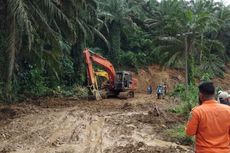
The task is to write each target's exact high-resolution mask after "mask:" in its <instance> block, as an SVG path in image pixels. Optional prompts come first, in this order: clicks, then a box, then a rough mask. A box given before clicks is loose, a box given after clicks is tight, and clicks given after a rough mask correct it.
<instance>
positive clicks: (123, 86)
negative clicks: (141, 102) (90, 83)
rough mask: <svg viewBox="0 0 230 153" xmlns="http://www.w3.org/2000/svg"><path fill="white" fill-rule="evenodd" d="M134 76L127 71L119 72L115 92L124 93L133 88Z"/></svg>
mask: <svg viewBox="0 0 230 153" xmlns="http://www.w3.org/2000/svg"><path fill="white" fill-rule="evenodd" d="M132 83H133V82H132V74H131V73H130V72H127V71H119V72H117V73H116V78H115V90H116V91H124V90H127V89H130V88H131V87H132Z"/></svg>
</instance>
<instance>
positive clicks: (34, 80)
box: [15, 66, 51, 97]
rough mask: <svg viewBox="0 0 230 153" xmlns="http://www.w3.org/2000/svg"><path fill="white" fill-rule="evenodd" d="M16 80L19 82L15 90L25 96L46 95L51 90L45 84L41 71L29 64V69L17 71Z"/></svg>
mask: <svg viewBox="0 0 230 153" xmlns="http://www.w3.org/2000/svg"><path fill="white" fill-rule="evenodd" d="M16 82H19V83H18V85H15V86H17V89H16V92H19V93H20V94H25V95H26V96H29V97H32V96H35V97H40V96H46V95H47V94H49V93H50V92H51V90H50V89H49V88H48V87H47V86H46V83H45V77H44V76H43V74H42V71H41V70H40V69H39V68H38V67H36V66H29V70H27V71H25V70H23V72H19V74H18V77H17V80H16Z"/></svg>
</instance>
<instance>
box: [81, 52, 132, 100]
mask: <svg viewBox="0 0 230 153" xmlns="http://www.w3.org/2000/svg"><path fill="white" fill-rule="evenodd" d="M83 55H84V59H85V63H86V68H87V80H88V87H89V89H90V90H89V91H90V92H91V94H92V95H93V97H95V98H96V100H100V99H102V98H107V97H111V96H116V97H119V98H123V99H127V98H129V97H134V91H135V90H136V89H137V79H135V78H133V77H132V73H131V72H128V71H117V72H116V71H115V69H114V66H113V64H112V63H111V62H110V61H109V60H107V59H106V58H104V57H102V56H101V55H99V54H96V53H94V52H93V51H91V50H89V49H88V48H86V49H84V51H83ZM94 64H96V65H98V66H101V67H102V68H103V69H105V72H106V73H107V75H108V76H107V75H106V74H105V73H104V76H105V77H106V76H107V77H108V81H107V83H106V85H104V88H102V89H100V90H99V88H98V82H97V77H96V76H97V72H95V70H94ZM101 74H102V73H101ZM102 75H103V74H102Z"/></svg>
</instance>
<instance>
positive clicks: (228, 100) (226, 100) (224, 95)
mask: <svg viewBox="0 0 230 153" xmlns="http://www.w3.org/2000/svg"><path fill="white" fill-rule="evenodd" d="M218 98H219V101H220V103H221V104H225V105H228V106H230V94H228V92H226V91H222V92H221V93H220V94H219V96H218Z"/></svg>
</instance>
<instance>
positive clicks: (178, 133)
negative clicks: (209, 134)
mask: <svg viewBox="0 0 230 153" xmlns="http://www.w3.org/2000/svg"><path fill="white" fill-rule="evenodd" d="M184 128H185V127H184V125H183V124H179V125H177V126H174V127H173V128H171V129H168V130H166V135H168V136H169V137H170V138H171V139H173V140H174V141H177V142H179V143H180V144H182V145H191V144H194V139H193V138H192V137H188V136H186V134H185V129H184Z"/></svg>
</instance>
